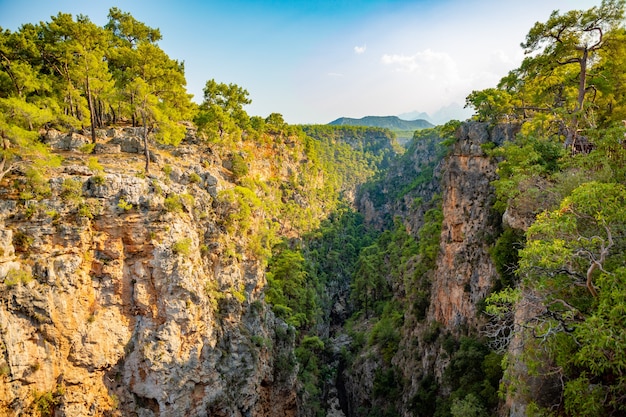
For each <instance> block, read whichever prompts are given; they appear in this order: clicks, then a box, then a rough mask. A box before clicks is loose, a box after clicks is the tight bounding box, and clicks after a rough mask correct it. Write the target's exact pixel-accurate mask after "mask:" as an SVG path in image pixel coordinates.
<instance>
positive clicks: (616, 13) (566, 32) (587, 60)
mask: <svg viewBox="0 0 626 417" xmlns="http://www.w3.org/2000/svg"><path fill="white" fill-rule="evenodd" d="M624 7H625V1H624V0H603V1H602V4H601V5H600V7H592V8H591V9H589V10H586V11H583V10H571V11H569V12H567V13H564V14H559V12H558V11H554V12H552V14H551V15H550V18H549V19H548V20H547V21H546V22H545V23H540V22H537V23H535V25H534V26H533V27H532V29H531V30H530V31H529V32H528V34H527V35H526V41H525V42H523V43H522V44H521V46H522V47H523V48H524V53H525V54H526V55H530V54H534V53H536V52H537V51H540V53H539V54H537V55H532V56H529V57H528V58H526V59H525V60H524V63H523V64H522V68H524V69H525V70H526V71H527V72H529V73H530V74H534V76H535V77H539V78H547V77H554V76H555V75H556V77H557V78H560V77H564V78H562V79H561V80H560V81H559V86H560V90H561V91H559V94H562V95H563V97H562V99H563V100H565V101H569V100H570V97H568V96H570V95H573V94H571V93H570V92H569V91H568V90H572V92H575V97H576V99H575V102H574V105H573V108H570V109H568V110H569V111H571V115H572V119H571V123H570V126H569V129H568V138H567V141H568V142H569V144H573V143H572V142H573V141H574V140H575V139H576V137H575V135H576V131H577V129H578V122H579V119H580V116H581V113H582V112H583V110H584V104H585V97H586V96H587V93H588V92H589V91H593V90H595V87H594V86H593V85H589V84H588V82H587V81H588V71H589V69H590V66H591V65H593V64H594V63H595V62H596V61H597V57H596V55H597V52H598V51H599V50H600V49H602V48H604V46H605V45H606V43H607V42H608V39H607V38H610V33H611V31H612V30H614V29H616V28H617V27H619V26H620V25H621V24H622V21H623V19H624ZM569 65H575V66H576V69H577V72H578V75H577V77H575V78H577V85H576V87H573V86H571V85H569V80H568V78H569V77H570V76H571V74H569V73H568V72H567V71H565V72H560V71H559V67H563V66H569ZM566 143H567V142H566Z"/></svg>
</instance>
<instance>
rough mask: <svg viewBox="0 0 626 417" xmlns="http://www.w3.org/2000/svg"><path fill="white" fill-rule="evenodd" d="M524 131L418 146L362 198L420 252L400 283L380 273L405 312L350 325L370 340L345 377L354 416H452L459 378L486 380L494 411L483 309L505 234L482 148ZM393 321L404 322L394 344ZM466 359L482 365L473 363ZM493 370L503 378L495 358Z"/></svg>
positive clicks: (485, 132)
mask: <svg viewBox="0 0 626 417" xmlns="http://www.w3.org/2000/svg"><path fill="white" fill-rule="evenodd" d="M517 130H518V129H517V127H516V126H512V125H501V126H500V125H498V126H490V125H488V124H485V123H474V122H468V123H464V124H462V125H461V126H460V127H459V128H458V129H457V131H456V134H455V139H453V140H444V139H443V138H441V137H438V138H437V137H433V138H430V139H429V140H424V139H421V140H418V141H415V142H414V143H413V147H412V148H411V151H410V152H407V154H405V155H404V156H403V157H402V160H403V161H404V162H402V163H398V164H396V165H395V166H394V167H392V168H391V169H390V170H389V172H388V173H387V174H386V175H385V178H384V179H383V180H382V181H380V182H379V183H377V184H374V185H368V186H366V187H365V188H364V190H363V192H362V193H361V198H360V200H359V207H360V209H361V210H362V211H363V213H364V214H365V216H366V218H367V219H368V220H370V221H371V222H372V223H373V224H376V225H378V226H379V227H383V228H385V227H389V224H390V223H391V221H390V220H391V219H393V218H397V219H400V220H401V224H402V227H403V228H404V229H405V230H406V232H407V233H408V234H409V235H411V236H412V237H413V239H415V241H416V245H417V246H416V249H415V250H413V251H412V252H409V255H407V256H405V257H404V258H403V259H404V261H403V262H404V265H403V266H401V267H400V270H399V272H396V273H395V275H394V274H391V273H389V272H388V271H385V270H381V273H382V274H383V275H385V277H386V279H387V282H388V284H389V287H390V288H391V289H392V296H391V299H390V300H389V301H388V302H387V304H386V306H387V307H389V306H394V305H395V306H396V307H391V308H395V309H396V311H397V312H398V313H396V315H395V316H394V315H391V316H385V313H384V312H383V313H382V315H381V316H380V317H375V318H369V319H368V318H366V319H365V320H364V319H363V318H362V316H361V319H358V320H357V323H361V324H357V325H356V326H353V327H358V329H359V330H361V331H363V332H364V333H365V335H366V336H365V338H366V340H368V339H369V342H368V343H367V344H366V345H365V346H364V347H362V348H357V350H356V352H354V354H355V358H353V359H352V360H351V367H350V368H348V369H346V370H345V372H344V373H343V380H342V383H343V384H344V386H345V390H346V392H347V395H348V400H349V405H348V406H347V407H346V408H347V409H348V413H347V414H348V415H350V416H357V415H359V416H361V415H379V414H380V413H382V414H383V415H384V414H385V413H387V414H389V413H390V415H394V413H395V414H399V415H403V416H414V415H420V416H422V415H424V416H428V415H433V413H434V412H435V411H436V410H439V409H440V408H441V410H439V411H438V412H444V413H446V412H449V407H450V404H451V403H450V402H449V400H447V398H449V397H450V395H451V394H452V393H454V392H455V391H458V392H459V394H455V395H461V394H460V392H463V390H464V389H467V386H465V387H463V386H460V385H459V380H458V378H459V376H458V375H457V374H458V373H459V372H461V375H462V373H463V372H467V373H468V374H469V375H470V376H469V377H468V376H466V377H464V378H465V379H467V378H470V380H469V381H470V383H474V382H477V383H479V384H482V383H483V382H482V380H483V379H484V380H485V381H487V382H486V384H487V385H485V387H487V386H489V390H490V391H489V393H490V394H489V395H490V397H489V398H485V399H484V403H485V404H486V405H484V407H487V406H489V407H494V408H495V407H496V406H497V395H495V392H496V391H497V386H498V376H497V372H495V371H494V372H493V374H489V375H487V373H488V372H487V373H485V372H484V371H483V370H481V362H483V363H487V362H488V361H489V359H490V358H491V357H490V356H489V355H488V350H487V349H486V347H484V345H482V344H481V343H482V342H481V341H480V340H479V339H480V338H479V333H480V329H481V325H482V320H481V319H480V318H479V315H478V310H479V305H480V302H481V301H482V300H483V299H484V297H485V296H486V295H487V294H488V292H489V291H490V290H491V289H492V287H493V285H494V283H495V282H496V280H497V279H498V273H497V271H496V269H495V266H494V264H493V261H492V260H491V257H490V254H489V248H490V246H491V245H492V244H493V242H494V241H495V238H496V237H497V236H498V235H499V233H500V232H501V219H500V215H499V214H498V213H497V212H495V210H494V209H493V207H492V204H493V200H494V190H493V187H492V185H491V184H490V183H491V181H493V180H494V179H496V175H497V174H496V167H497V161H496V160H495V159H493V158H492V157H490V156H488V155H487V154H486V153H485V149H487V148H491V147H493V146H494V145H499V144H502V143H503V142H504V141H507V140H510V139H512V138H513V136H514V135H515V133H516V132H517ZM437 147H439V150H437ZM425 173H426V175H424V174H425ZM438 196H440V197H438ZM437 212H439V213H441V214H440V215H441V217H440V219H441V220H439V224H440V235H438V238H437V237H436V238H435V239H438V242H439V243H438V244H436V248H437V249H438V250H437V249H435V253H434V254H433V255H431V256H434V258H433V261H428V256H427V253H426V252H427V251H424V250H423V249H424V246H425V245H432V243H429V242H427V241H425V240H426V239H430V240H431V241H432V239H433V238H432V236H428V233H432V231H434V230H437V228H436V227H435V228H433V226H434V225H436V223H437V220H436V219H437V216H436V215H435V216H433V213H437ZM429 216H430V217H429ZM396 224H397V223H396ZM396 227H397V226H396ZM424 228H426V229H424ZM410 253H413V255H410ZM385 256H386V259H388V257H389V256H392V255H390V254H389V255H385ZM430 262H432V263H430ZM390 268H391V266H390ZM425 296H426V297H427V298H424V297H425ZM398 314H401V316H398ZM386 317H387V318H386ZM389 317H392V318H393V317H395V319H389ZM391 320H396V323H397V322H398V321H400V324H399V327H398V328H397V335H396V336H394V333H393V326H394V325H393V324H392V323H394V322H393V321H391ZM381 323H382V325H381ZM381 326H384V328H383V327H381ZM395 326H398V324H395ZM390 327H391V329H390ZM385 329H386V330H385ZM394 340H395V341H394ZM394 344H396V345H395V347H394ZM390 349H391V350H390ZM468 352H469V353H468ZM390 353H391V354H392V355H393V356H391V357H390V356H389V355H390ZM467 355H470V357H475V359H472V361H477V362H468V360H467V358H468V356H467ZM472 355H473V356H472ZM494 358H495V357H494ZM494 362H495V363H496V365H495V366H494V369H496V370H497V369H498V366H497V359H494ZM470 363H473V365H468V364H470ZM468 366H469V368H467V367H468ZM463 367H466V368H463ZM471 367H474V371H475V372H476V373H475V374H473V375H472V372H473V371H472V369H471ZM476 367H478V370H476V369H475V368H476ZM455 373H457V374H455ZM455 375H456V376H455ZM471 378H474V379H475V381H474V380H473V379H471ZM459 390H460V391H459ZM461 399H463V397H461ZM494 401H495V403H494ZM481 407H483V405H481ZM377 413H378V414H377Z"/></svg>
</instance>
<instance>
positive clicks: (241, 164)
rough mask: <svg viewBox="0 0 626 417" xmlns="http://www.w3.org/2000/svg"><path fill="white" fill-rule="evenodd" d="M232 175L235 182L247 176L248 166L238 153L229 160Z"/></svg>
mask: <svg viewBox="0 0 626 417" xmlns="http://www.w3.org/2000/svg"><path fill="white" fill-rule="evenodd" d="M231 163H232V169H231V171H232V173H233V175H234V176H235V180H239V179H241V178H243V177H245V176H246V175H248V164H247V163H246V160H245V159H244V158H243V156H241V155H240V154H238V153H235V154H233V156H232V158H231Z"/></svg>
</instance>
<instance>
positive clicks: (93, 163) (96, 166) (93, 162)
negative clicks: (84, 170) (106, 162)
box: [87, 156, 104, 172]
mask: <svg viewBox="0 0 626 417" xmlns="http://www.w3.org/2000/svg"><path fill="white" fill-rule="evenodd" d="M87 167H88V168H89V169H91V170H92V171H97V172H102V171H104V167H103V166H102V165H101V164H100V162H99V161H98V158H96V157H95V156H92V157H91V158H89V161H88V162H87Z"/></svg>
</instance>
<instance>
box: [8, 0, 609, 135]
mask: <svg viewBox="0 0 626 417" xmlns="http://www.w3.org/2000/svg"><path fill="white" fill-rule="evenodd" d="M599 3H600V0H596V1H592V0H525V1H515V0H440V1H433V0H412V1H408V0H362V1H355V0H335V1H332V0H309V1H299V0H292V1H287V0H274V1H261V0H227V1H214V0H204V1H202V0H176V1H165V0H117V1H116V2H114V3H108V2H105V1H102V0H82V1H79V0H27V1H24V0H0V26H1V27H3V28H4V29H10V30H13V31H14V30H17V29H18V28H19V26H20V25H21V24H23V23H36V22H39V21H49V19H50V16H52V15H56V14H57V13H58V12H60V11H61V12H65V13H71V14H73V15H76V14H84V15H87V16H89V17H90V19H91V20H92V21H94V22H95V23H97V24H100V25H104V24H105V23H106V20H107V14H108V10H109V8H110V7H113V6H115V7H118V8H120V9H121V10H123V11H125V12H130V13H131V14H132V15H133V16H134V17H135V18H136V19H138V20H140V21H142V22H144V23H146V24H147V25H149V26H151V27H157V28H159V29H160V30H161V34H162V35H163V39H162V40H161V41H160V42H159V45H160V46H161V48H162V49H163V50H164V51H165V52H166V53H167V54H168V55H169V56H170V57H171V58H174V59H177V60H180V61H184V62H185V70H186V77H187V84H188V85H187V87H188V90H189V92H190V93H191V94H193V95H194V99H195V100H196V101H198V102H200V101H202V88H203V87H204V84H205V83H206V81H207V80H209V79H215V80H216V81H218V82H224V83H235V84H237V85H239V86H240V87H242V88H245V89H246V90H248V92H249V93H250V96H249V97H250V99H251V100H252V104H250V105H249V106H247V107H246V110H247V111H248V113H249V114H250V115H259V116H263V117H266V116H267V115H269V114H270V113H273V112H277V113H281V114H282V115H283V116H284V118H285V120H286V121H287V122H289V123H328V122H330V121H332V120H334V119H336V118H338V117H342V116H345V117H356V118H359V117H363V116H368V115H376V116H387V115H400V114H404V113H409V112H412V111H418V112H427V113H429V114H431V115H432V114H433V113H435V112H436V111H437V110H439V109H440V108H442V107H446V106H449V105H450V104H452V103H457V104H460V105H461V106H462V105H464V103H465V97H466V96H467V95H468V94H469V93H470V92H471V91H472V90H476V89H483V88H487V87H492V86H495V84H496V83H497V82H498V80H499V79H500V78H502V77H503V76H504V75H506V74H507V73H508V71H509V70H511V69H513V68H515V67H516V66H518V65H519V63H520V62H521V59H522V58H523V55H522V50H521V48H520V46H519V44H520V42H522V41H523V40H524V37H525V35H526V33H527V32H528V30H529V29H530V28H531V26H532V25H533V24H534V23H535V22H536V21H545V20H547V18H548V17H549V15H550V13H551V11H552V10H557V9H558V10H561V11H566V10H569V9H587V8H589V7H591V6H593V5H599Z"/></svg>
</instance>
